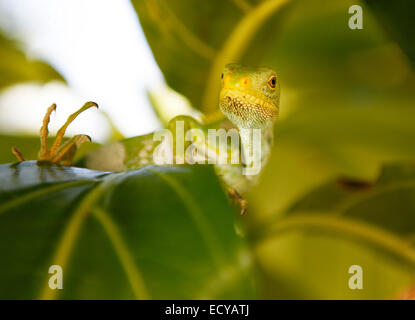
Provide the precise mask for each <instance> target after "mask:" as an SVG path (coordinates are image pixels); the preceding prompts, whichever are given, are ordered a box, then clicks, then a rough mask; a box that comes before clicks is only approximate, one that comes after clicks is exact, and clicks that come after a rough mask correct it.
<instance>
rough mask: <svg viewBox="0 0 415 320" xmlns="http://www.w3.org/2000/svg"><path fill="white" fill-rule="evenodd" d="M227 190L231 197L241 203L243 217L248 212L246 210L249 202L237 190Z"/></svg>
mask: <svg viewBox="0 0 415 320" xmlns="http://www.w3.org/2000/svg"><path fill="white" fill-rule="evenodd" d="M227 190H228V193H229V196H230V197H231V198H232V199H233V200H236V201H237V202H238V203H239V206H240V207H241V215H243V214H244V213H245V212H246V209H247V208H248V202H247V201H246V200H245V199H244V198H243V197H242V196H241V195H240V194H239V193H238V191H236V190H235V189H233V188H231V187H228V188H227Z"/></svg>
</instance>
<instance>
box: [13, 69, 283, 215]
mask: <svg viewBox="0 0 415 320" xmlns="http://www.w3.org/2000/svg"><path fill="white" fill-rule="evenodd" d="M279 100H280V88H279V80H278V77H277V74H276V73H275V71H273V70H272V69H269V68H265V67H251V66H242V65H239V64H229V65H227V66H226V67H225V69H224V71H223V73H222V75H221V91H220V96H219V108H220V110H221V111H222V113H223V115H225V116H226V118H227V119H228V120H230V123H229V121H227V119H226V118H223V117H222V118H221V119H216V120H213V121H212V120H207V119H205V120H204V121H197V120H196V119H194V118H192V117H189V116H178V117H175V118H173V119H171V120H170V121H169V123H168V125H167V129H169V131H167V132H166V130H164V131H159V132H158V133H157V132H156V133H151V134H147V135H143V136H138V137H132V138H128V139H125V140H121V141H118V142H114V143H111V144H109V145H106V146H103V147H100V148H98V149H96V150H94V151H92V152H90V153H89V154H88V155H87V156H86V158H85V159H84V165H85V166H86V167H88V168H90V169H96V170H104V171H124V170H130V169H137V168H140V167H143V166H145V165H150V164H158V165H160V164H161V165H163V164H164V165H166V164H176V165H177V164H186V163H187V164H189V163H190V164H192V163H213V164H214V167H215V171H216V173H217V175H218V176H219V177H220V178H221V179H222V181H223V182H224V184H225V186H226V188H227V190H228V191H229V193H230V195H231V196H232V197H234V198H236V199H237V200H238V201H239V203H240V205H241V213H243V212H244V211H245V210H246V201H245V200H244V199H243V198H242V196H240V194H244V193H245V192H246V191H247V190H248V189H249V188H250V186H251V185H252V184H253V183H255V182H256V180H257V178H258V173H259V171H260V170H261V168H262V167H263V166H264V165H265V163H266V161H267V159H268V156H269V154H270V149H271V146H272V142H273V126H274V123H275V120H276V118H277V116H278V111H279ZM92 106H96V104H94V103H91V102H90V103H87V104H85V105H84V106H83V107H82V108H81V109H80V110H79V111H78V112H76V113H74V114H73V115H71V116H70V117H69V118H68V121H67V122H66V123H65V125H64V126H63V127H62V128H63V129H61V130H59V131H58V134H57V138H56V140H57V141H58V140H59V141H58V142H57V141H55V143H54V144H53V145H52V147H51V149H50V150H48V149H47V145H46V137H47V133H48V130H47V125H48V122H49V116H50V113H51V112H52V111H53V110H54V108H55V107H56V106H55V107H53V106H51V107H50V108H49V109H48V112H47V114H46V116H45V119H44V122H43V126H42V129H41V152H40V153H39V160H43V161H51V162H55V163H61V164H67V161H68V158H70V157H69V156H68V155H67V153H69V152H72V153H73V150H74V147H75V146H76V144H77V143H78V144H79V143H80V142H83V141H85V140H86V139H85V138H83V137H85V136H83V135H78V136H75V137H74V138H72V139H71V140H70V141H68V142H67V143H66V144H65V145H66V147H64V146H62V147H60V142H61V140H62V137H63V134H64V133H65V129H66V127H67V126H68V125H69V124H70V122H71V121H73V120H74V119H75V118H76V116H77V115H78V114H79V113H81V112H82V111H84V110H86V109H88V108H90V107H92ZM232 127H233V128H234V129H233V131H232ZM225 128H226V129H230V130H228V131H225V130H224V129H225ZM212 129H217V130H219V131H212ZM220 129H222V131H221V130H220ZM169 132H170V133H169ZM212 132H213V133H214V134H211V133H212ZM218 132H219V133H221V134H223V133H225V136H224V137H225V138H224V139H220V138H219V143H217V138H218ZM235 132H236V138H237V140H236V142H239V140H238V139H239V138H240V142H241V143H240V144H241V148H240V145H239V143H234V142H235V141H234V139H233V138H235ZM189 133H190V134H189ZM206 136H207V138H206ZM227 137H231V138H230V139H228V138H227ZM81 138H83V139H81ZM255 138H257V139H255ZM229 140H231V141H229ZM258 150H260V152H259V153H258V152H255V151H258ZM13 152H14V153H15V154H16V156H17V157H18V158H19V160H22V159H23V158H22V156H21V154H20V153H19V152H18V150H17V149H14V150H13ZM221 152H222V153H221ZM221 156H224V158H223V159H222V161H221V162H220V161H219V163H218V157H219V158H220V157H221ZM230 159H231V160H232V161H229V160H230ZM63 160H65V162H62V161H63ZM248 160H249V161H250V162H249V161H248ZM256 160H257V161H256ZM255 162H256V163H255ZM255 165H256V166H255ZM258 165H259V166H258Z"/></svg>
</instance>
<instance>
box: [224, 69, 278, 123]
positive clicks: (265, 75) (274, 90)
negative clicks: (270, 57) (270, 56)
mask: <svg viewBox="0 0 415 320" xmlns="http://www.w3.org/2000/svg"><path fill="white" fill-rule="evenodd" d="M221 78H222V86H221V91H220V97H219V100H220V101H219V106H220V109H221V111H222V112H223V113H224V114H225V116H226V117H228V118H229V120H231V121H232V122H233V123H234V124H235V125H236V126H237V127H238V128H251V129H253V128H257V129H266V128H269V127H270V126H272V124H273V123H274V121H275V120H276V118H277V116H278V108H279V100H280V85H279V80H278V76H277V74H276V72H275V71H274V70H272V69H269V68H264V67H248V66H242V65H239V64H234V63H233V64H228V65H226V67H225V70H224V71H223V73H222V75H221Z"/></svg>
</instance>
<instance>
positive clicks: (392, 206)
mask: <svg viewBox="0 0 415 320" xmlns="http://www.w3.org/2000/svg"><path fill="white" fill-rule="evenodd" d="M414 199H415V167H414V166H411V165H409V166H388V167H386V168H385V169H384V170H383V171H382V174H381V176H380V177H379V178H378V180H377V181H376V182H375V183H367V182H361V181H352V180H338V181H336V182H331V183H328V184H326V185H323V186H321V187H319V188H317V189H316V190H314V191H313V192H311V193H310V194H308V195H306V196H305V197H304V198H303V199H300V200H299V201H298V202H296V203H295V204H294V205H293V206H292V207H291V208H290V209H289V210H287V211H286V213H285V215H284V216H283V217H282V218H279V219H277V220H275V221H270V222H268V223H267V224H266V225H265V226H264V227H263V228H262V229H261V232H259V233H258V237H259V238H260V240H259V241H258V242H257V244H258V245H257V255H258V258H259V265H260V266H261V269H262V271H263V276H264V277H265V279H267V278H268V281H266V283H267V285H266V286H265V288H264V290H265V291H266V294H267V296H273V297H285V298H289V297H292V294H291V295H288V296H287V294H289V293H287V292H281V291H280V290H279V288H280V286H281V285H282V284H287V283H291V284H292V287H291V290H292V291H294V292H295V291H297V292H300V293H301V295H302V296H300V297H308V298H332V299H333V298H334V299H338V298H339V299H344V298H354V299H358V298H365V299H386V298H394V297H395V298H397V297H398V296H399V293H400V292H402V291H403V290H405V288H409V287H410V286H411V285H412V284H413V283H414V282H415V246H414V245H413V244H414V242H413V239H414V236H415V200H414ZM351 265H360V266H361V267H362V268H363V290H350V289H349V288H348V279H349V277H350V276H351V275H350V274H349V273H348V270H349V267H350V266H351ZM295 279H298V280H297V281H296V280H295ZM273 283H274V284H273ZM281 283H282V284H281ZM298 297H299V296H297V298H298Z"/></svg>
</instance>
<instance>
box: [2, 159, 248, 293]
mask: <svg viewBox="0 0 415 320" xmlns="http://www.w3.org/2000/svg"><path fill="white" fill-rule="evenodd" d="M0 172H1V175H0V177H1V178H0V182H1V183H0V185H1V189H0V203H1V204H0V238H1V241H0V243H1V244H0V252H1V253H2V260H3V261H7V262H8V263H2V264H1V266H0V271H1V272H0V283H1V284H2V286H1V291H0V298H2V299H4V298H8V299H10V298H26V299H32V298H54V297H58V298H72V299H91V298H95V299H96V298H101V299H110V298H112V299H121V298H125V299H134V298H137V299H148V298H153V299H190V298H193V299H195V298H247V297H252V293H253V289H252V283H251V282H250V281H249V278H250V267H251V257H250V254H249V252H248V251H247V249H246V247H245V246H244V243H243V240H242V239H241V238H240V237H238V236H237V235H236V234H235V231H234V230H235V229H234V228H235V226H234V214H233V211H232V210H231V208H230V207H229V205H228V202H227V199H226V197H225V195H224V193H223V192H222V189H221V187H220V185H219V183H218V181H217V179H216V176H215V174H214V171H213V168H212V167H210V166H192V167H187V168H186V167H146V168H144V169H141V170H138V171H134V172H130V173H122V174H108V173H103V172H98V171H92V170H87V169H80V168H67V167H66V168H65V167H59V166H55V165H50V164H47V163H36V162H34V161H32V162H23V163H21V164H17V165H8V164H6V165H2V166H0ZM200 181H203V184H201V183H199V182H200ZM54 264H57V265H60V266H61V267H62V269H63V270H64V278H65V280H64V283H65V287H64V290H62V291H59V290H58V291H56V290H51V289H49V287H48V279H49V275H48V273H47V272H44V271H45V270H46V271H47V270H48V269H49V266H50V265H54ZM58 293H59V296H57V294H58Z"/></svg>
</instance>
